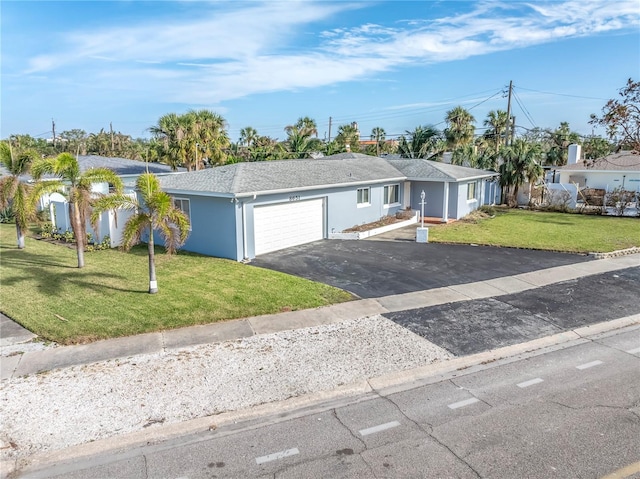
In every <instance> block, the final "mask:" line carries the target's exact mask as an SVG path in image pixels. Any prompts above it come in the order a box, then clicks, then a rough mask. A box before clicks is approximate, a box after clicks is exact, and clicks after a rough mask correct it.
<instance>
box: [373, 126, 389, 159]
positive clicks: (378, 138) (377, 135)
mask: <svg viewBox="0 0 640 479" xmlns="http://www.w3.org/2000/svg"><path fill="white" fill-rule="evenodd" d="M386 136H387V132H386V131H384V128H381V127H379V126H376V127H375V128H373V129H372V130H371V139H372V140H373V141H375V142H376V156H380V145H381V144H382V143H384V140H385V138H386Z"/></svg>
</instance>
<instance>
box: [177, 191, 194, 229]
mask: <svg viewBox="0 0 640 479" xmlns="http://www.w3.org/2000/svg"><path fill="white" fill-rule="evenodd" d="M176 200H179V201H186V202H187V203H188V204H189V213H188V214H187V219H188V220H189V231H191V225H192V224H193V223H192V222H191V199H190V198H183V197H180V196H174V197H173V205H174V206H175V205H176V203H175V202H176ZM178 209H179V210H180V211H182V212H183V213H185V211H184V210H183V209H182V208H178Z"/></svg>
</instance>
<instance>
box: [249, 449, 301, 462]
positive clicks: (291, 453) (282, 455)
mask: <svg viewBox="0 0 640 479" xmlns="http://www.w3.org/2000/svg"><path fill="white" fill-rule="evenodd" d="M296 454H300V451H298V448H297V447H294V448H293V449H287V450H285V451H280V452H274V453H273V454H269V455H268V456H260V457H256V463H258V464H264V463H265V462H271V461H276V460H278V459H284V458H285V457H289V456H295V455H296Z"/></svg>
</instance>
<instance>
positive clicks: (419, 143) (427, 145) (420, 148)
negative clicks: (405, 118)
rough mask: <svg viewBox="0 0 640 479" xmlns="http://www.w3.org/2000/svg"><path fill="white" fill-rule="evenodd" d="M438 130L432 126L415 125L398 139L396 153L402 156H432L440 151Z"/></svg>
mask: <svg viewBox="0 0 640 479" xmlns="http://www.w3.org/2000/svg"><path fill="white" fill-rule="evenodd" d="M441 139H442V137H441V135H440V132H439V131H438V130H437V129H436V128H434V127H433V126H417V127H416V128H415V130H413V131H406V132H405V134H404V135H401V136H400V138H399V140H398V153H400V156H402V157H403V158H432V157H434V156H436V155H438V154H439V153H441V152H442V148H441V147H440V146H439V143H440V140H441Z"/></svg>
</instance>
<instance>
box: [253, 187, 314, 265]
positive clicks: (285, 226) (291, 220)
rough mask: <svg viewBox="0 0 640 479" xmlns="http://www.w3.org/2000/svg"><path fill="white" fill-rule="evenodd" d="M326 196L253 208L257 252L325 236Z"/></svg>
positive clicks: (257, 253) (265, 251) (260, 252)
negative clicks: (324, 198) (324, 197)
mask: <svg viewBox="0 0 640 479" xmlns="http://www.w3.org/2000/svg"><path fill="white" fill-rule="evenodd" d="M323 205H324V200H323V199H322V198H320V199H317V200H307V201H291V202H288V203H278V204H275V205H266V206H256V207H255V208H254V209H253V228H254V237H255V254H256V255H259V254H264V253H268V252H269V251H276V250H279V249H284V248H289V247H291V246H296V245H299V244H304V243H310V242H312V241H317V240H320V239H322V238H324V208H323Z"/></svg>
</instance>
